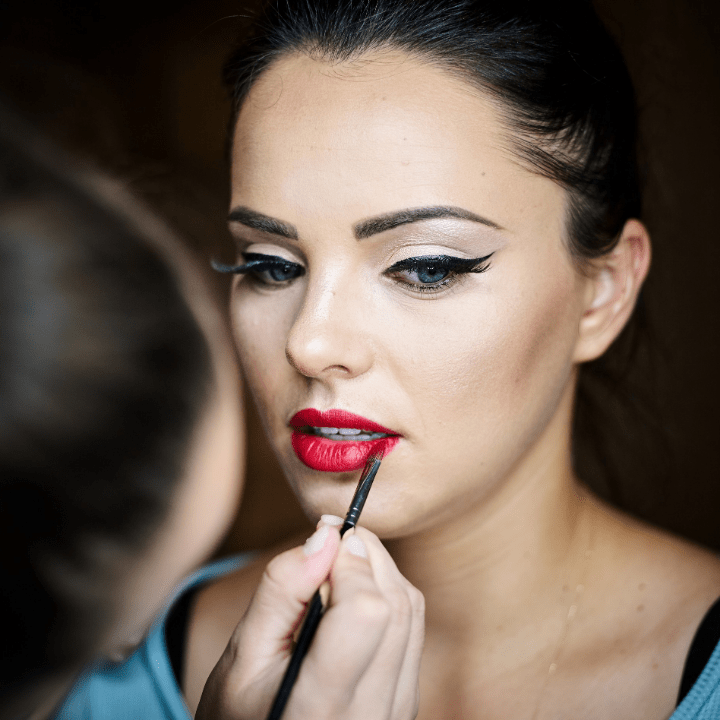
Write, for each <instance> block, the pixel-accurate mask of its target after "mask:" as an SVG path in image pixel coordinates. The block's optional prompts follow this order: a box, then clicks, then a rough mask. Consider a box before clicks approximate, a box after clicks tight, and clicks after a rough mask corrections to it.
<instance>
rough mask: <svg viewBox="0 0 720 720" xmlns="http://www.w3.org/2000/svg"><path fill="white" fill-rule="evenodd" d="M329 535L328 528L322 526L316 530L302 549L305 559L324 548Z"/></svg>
mask: <svg viewBox="0 0 720 720" xmlns="http://www.w3.org/2000/svg"><path fill="white" fill-rule="evenodd" d="M329 534H330V528H329V527H328V526H327V525H324V526H323V527H321V528H318V529H317V530H316V531H315V532H314V533H313V534H312V535H311V536H310V537H309V538H308V539H307V540H306V541H305V546H304V547H303V552H304V553H305V555H306V556H307V557H310V556H311V555H314V554H315V553H316V552H320V551H321V550H322V549H323V547H324V546H325V541H326V540H327V538H328V535H329Z"/></svg>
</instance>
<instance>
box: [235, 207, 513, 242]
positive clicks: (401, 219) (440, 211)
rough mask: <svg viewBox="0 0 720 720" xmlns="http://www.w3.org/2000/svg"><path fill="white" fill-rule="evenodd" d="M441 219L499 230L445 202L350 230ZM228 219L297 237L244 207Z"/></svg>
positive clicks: (370, 231) (360, 233)
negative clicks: (462, 221) (472, 223)
mask: <svg viewBox="0 0 720 720" xmlns="http://www.w3.org/2000/svg"><path fill="white" fill-rule="evenodd" d="M443 218H454V219H456V220H470V221H471V222H476V223H480V224H481V225H486V226H487V227H490V228H493V229H494V230H502V228H501V227H500V225H498V224H497V223H494V222H493V221H492V220H488V219H487V218H484V217H482V216H480V215H476V214H475V213H472V212H470V211H469V210H465V209H463V208H459V207H452V206H446V205H435V206H431V207H421V208H412V209H409V210H398V211H396V212H391V213H387V214H385V215H378V216H377V217H374V218H370V219H368V220H361V221H360V222H359V223H356V224H355V225H354V226H353V232H354V234H355V238H356V239H357V240H365V239H366V238H369V237H372V236H373V235H377V234H378V233H382V232H386V231H387V230H392V229H393V228H396V227H400V226H401V225H409V224H410V223H416V222H421V221H423V220H438V219H443ZM228 221H229V222H236V223H240V224H241V225H245V227H249V228H252V229H253V230H260V231H261V232H266V233H270V234H271V235H279V236H280V237H284V238H288V240H298V231H297V228H296V227H295V226H294V225H291V224H290V223H286V222H283V221H282V220H277V219H276V218H273V217H270V216H269V215H263V214H262V213H259V212H255V211H254V210H251V209H250V208H247V207H243V206H238V207H235V208H233V209H232V210H231V211H230V214H229V215H228Z"/></svg>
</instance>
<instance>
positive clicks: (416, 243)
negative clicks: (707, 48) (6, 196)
mask: <svg viewBox="0 0 720 720" xmlns="http://www.w3.org/2000/svg"><path fill="white" fill-rule="evenodd" d="M258 27H259V30H258V33H259V34H258V36H257V38H256V39H255V40H254V41H253V42H251V43H250V44H249V45H247V46H245V47H243V48H241V49H240V50H239V51H238V52H237V53H236V55H235V56H234V57H233V58H231V60H230V61H229V63H228V65H227V79H228V81H229V83H230V86H231V88H232V90H233V94H234V99H235V111H236V120H235V124H234V135H233V144H232V158H233V176H232V212H231V223H230V226H231V230H232V232H233V234H234V236H235V237H236V239H237V245H238V248H239V251H240V253H244V254H245V255H244V259H243V255H240V256H239V260H238V262H239V263H243V262H245V261H254V262H255V271H254V272H251V273H247V274H245V275H242V276H238V277H237V278H236V281H235V285H234V290H233V297H232V313H233V318H234V325H235V333H236V336H237V341H238V346H239V348H240V352H241V355H242V362H243V366H244V369H245V372H246V374H247V377H248V380H249V383H250V386H251V388H252V390H253V393H254V395H255V398H256V400H257V402H258V405H259V408H260V411H261V414H262V416H263V417H264V421H265V423H266V427H267V430H268V432H269V435H270V437H271V439H272V441H273V443H274V445H275V448H276V450H277V453H278V455H279V457H280V460H281V462H282V464H283V466H284V469H285V471H286V473H287V475H288V477H289V479H290V482H291V483H292V485H293V487H294V488H295V490H296V492H297V494H298V495H299V497H300V499H301V502H302V503H303V505H304V507H305V509H306V511H307V512H308V513H309V514H311V515H313V516H314V515H318V514H319V513H320V512H334V513H338V514H340V513H342V512H343V510H344V508H345V507H346V505H347V502H348V499H349V497H350V494H351V492H352V487H351V486H348V483H347V480H348V479H349V476H348V475H347V474H342V473H338V472H321V471H318V470H317V469H315V470H314V469H312V468H311V467H308V465H311V466H315V467H316V468H320V467H322V468H325V469H327V468H330V467H333V468H335V469H339V468H341V467H342V466H343V463H344V464H345V466H346V469H347V467H349V465H351V464H352V459H353V457H352V456H353V453H352V452H350V450H348V451H347V452H346V453H345V455H343V452H342V450H336V448H337V447H339V446H340V445H341V444H342V443H343V441H342V440H332V439H322V437H321V438H318V437H308V435H313V434H314V435H317V434H318V433H319V434H320V435H321V436H324V437H327V438H330V437H331V436H332V435H333V433H332V431H323V430H313V429H312V428H311V427H307V426H321V425H330V426H342V425H343V424H345V426H346V427H349V428H351V427H352V425H353V422H352V421H350V422H347V421H344V420H343V419H342V418H341V417H338V416H335V417H333V416H332V415H330V416H327V415H326V416H324V417H323V416H319V417H315V418H313V417H312V415H310V414H306V415H305V416H302V415H301V416H300V417H299V418H296V419H295V423H294V424H295V425H299V426H305V427H304V428H301V429H300V430H299V432H297V433H296V435H295V440H294V441H291V435H292V427H291V426H290V425H291V420H292V418H293V417H294V416H295V414H296V413H297V412H298V411H300V410H302V409H306V408H313V409H317V410H323V411H324V410H328V409H333V408H334V409H342V410H348V411H350V412H353V413H356V414H357V415H360V416H362V417H365V418H368V419H370V420H372V421H374V422H376V423H378V424H380V425H382V426H384V427H385V428H387V429H389V430H391V431H393V432H394V433H397V434H399V435H400V436H401V437H400V440H399V442H397V443H396V444H395V445H394V449H393V450H392V452H391V453H390V454H389V455H388V456H387V458H386V460H385V463H384V467H383V470H382V478H381V479H380V481H379V482H378V483H376V485H375V488H374V489H373V497H371V499H370V501H369V503H368V506H367V508H366V510H365V514H364V516H363V519H364V522H366V523H367V524H368V526H369V527H370V528H371V529H373V530H376V531H377V532H379V533H381V534H382V535H384V536H386V537H393V536H395V537H397V536H401V535H406V534H409V533H413V532H416V531H419V530H421V529H424V528H429V527H431V526H432V525H433V524H435V523H438V522H443V521H445V520H449V519H451V518H454V517H458V516H460V515H462V514H463V513H465V512H466V511H467V510H468V509H470V508H474V509H477V508H481V507H483V506H484V505H485V504H486V503H489V502H490V501H491V500H493V499H497V498H498V497H499V496H500V495H501V494H503V493H504V494H506V495H505V496H506V497H507V493H510V494H511V495H512V494H519V493H522V492H524V489H527V488H528V487H531V486H532V485H533V483H537V482H546V481H547V477H548V476H551V475H552V474H553V473H549V472H548V469H549V468H555V469H558V470H560V471H561V472H562V471H563V468H564V467H565V465H564V463H565V462H566V459H567V457H568V456H569V454H570V453H569V442H570V436H571V425H572V414H573V402H574V390H575V386H576V381H577V375H578V370H579V368H580V366H581V365H582V364H584V363H588V362H591V361H594V360H596V359H597V358H600V357H601V356H602V355H603V354H604V353H605V351H606V350H607V349H608V347H609V346H610V345H611V343H613V341H614V340H615V339H616V338H617V336H618V335H619V334H620V333H621V331H622V330H623V328H624V326H625V324H626V322H627V321H628V318H629V317H630V315H631V313H632V311H633V307H634V305H635V301H636V299H637V296H638V293H639V290H640V287H641V285H642V282H643V280H644V277H645V274H646V272H647V269H648V264H649V254H650V248H649V240H648V236H647V233H646V231H645V228H644V227H643V226H642V225H641V224H640V222H638V221H637V220H635V219H633V218H636V217H637V216H638V214H639V211H640V207H639V205H640V199H639V189H638V184H637V172H636V164H635V163H636V161H635V109H634V100H633V91H632V87H631V84H630V81H629V78H628V75H627V72H626V69H625V66H624V64H623V61H622V59H621V57H620V55H619V53H618V51H617V49H616V47H615V46H614V44H613V43H612V41H611V40H610V38H609V37H608V35H607V34H606V32H605V31H604V29H603V28H602V26H601V25H600V23H599V21H598V20H597V18H596V17H595V15H594V13H593V11H592V9H591V8H590V6H589V4H586V3H585V2H583V1H582V0H580V1H577V0H575V1H573V2H568V3H558V2H553V3H538V2H526V1H516V0H498V1H497V2H496V1H494V0H488V1H487V2H471V1H469V0H468V1H460V2H457V1H453V2H438V1H437V0H374V1H373V2H357V1H352V0H335V1H331V0H320V2H315V1H314V0H313V1H310V0H307V2H304V1H303V2H285V0H283V2H278V3H274V4H271V7H270V8H269V9H268V10H267V12H266V14H265V15H264V16H263V18H262V22H261V24H260V25H259V26H258ZM260 256H272V257H274V258H275V260H272V259H271V260H268V259H267V257H265V259H263V257H260ZM278 258H279V260H278ZM423 258H424V259H423ZM458 258H459V259H460V261H458ZM357 425H358V426H359V427H362V426H363V423H362V422H359V423H357ZM366 429H367V430H368V431H370V430H373V428H372V427H370V426H368V427H366ZM375 430H377V428H375ZM335 436H336V437H338V435H335ZM293 444H294V445H295V447H296V449H297V450H298V453H297V454H296V452H294V450H293ZM368 444H371V443H366V445H368ZM347 447H348V448H350V446H349V445H348V446H347ZM361 454H362V453H360V452H358V457H359V456H360V455H361ZM298 455H299V456H300V457H298ZM300 458H302V459H303V460H304V461H305V462H303V461H301V459H300ZM566 464H567V463H566ZM556 475H557V473H556Z"/></svg>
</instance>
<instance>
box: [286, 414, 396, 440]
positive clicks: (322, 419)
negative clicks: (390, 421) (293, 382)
mask: <svg viewBox="0 0 720 720" xmlns="http://www.w3.org/2000/svg"><path fill="white" fill-rule="evenodd" d="M290 425H292V426H293V427H294V428H301V427H333V428H355V429H356V430H367V431H368V432H376V433H384V434H386V435H399V434H400V433H398V432H395V430H390V429H389V428H386V427H383V426H382V425H379V424H378V423H376V422H373V421H372V420H368V419H367V418H364V417H362V416H360V415H355V414H354V413H351V412H348V411H347V410H316V409H315V408H305V409H304V410H300V412H297V413H295V415H293V416H292V418H291V419H290Z"/></svg>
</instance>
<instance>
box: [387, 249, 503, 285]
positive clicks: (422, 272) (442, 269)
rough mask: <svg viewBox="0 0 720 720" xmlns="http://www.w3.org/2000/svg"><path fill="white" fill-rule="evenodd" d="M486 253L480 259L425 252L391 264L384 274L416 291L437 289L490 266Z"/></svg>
mask: <svg viewBox="0 0 720 720" xmlns="http://www.w3.org/2000/svg"><path fill="white" fill-rule="evenodd" d="M491 257H492V253H490V255H486V256H485V257H480V258H459V257H454V256H453V255H425V256H421V257H412V258H407V259H406V260H400V262H396V263H395V264H394V265H391V266H390V267H389V268H388V269H387V270H386V271H385V275H387V276H388V277H392V278H394V279H396V280H398V281H399V282H401V283H402V284H404V285H406V286H409V287H410V288H412V289H413V290H416V291H419V292H438V291H440V290H442V289H444V288H446V287H449V286H451V285H453V284H454V283H455V282H457V280H458V279H459V276H460V275H464V274H466V273H481V272H485V270H487V269H488V267H490V263H489V262H488V260H489V259H490V258H491Z"/></svg>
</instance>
